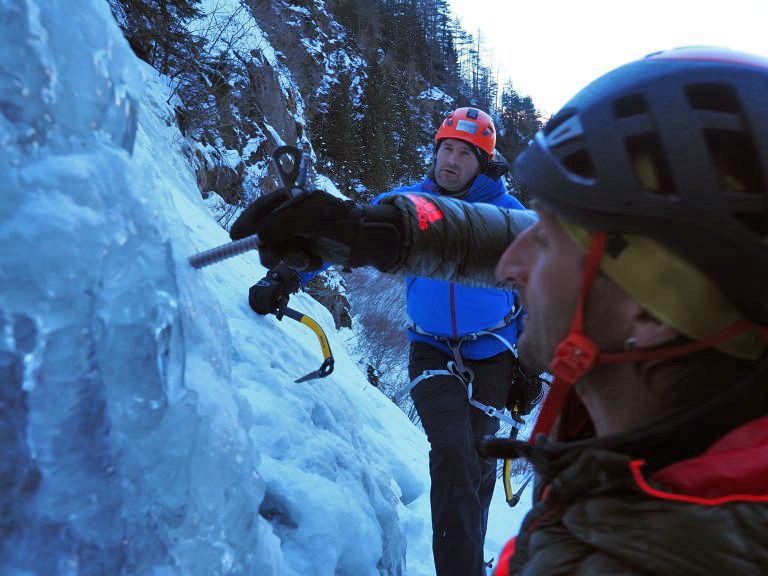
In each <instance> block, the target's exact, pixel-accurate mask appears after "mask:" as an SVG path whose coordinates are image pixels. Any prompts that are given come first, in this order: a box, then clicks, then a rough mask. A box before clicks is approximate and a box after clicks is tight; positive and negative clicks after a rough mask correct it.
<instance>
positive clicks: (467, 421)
mask: <svg viewBox="0 0 768 576" xmlns="http://www.w3.org/2000/svg"><path fill="white" fill-rule="evenodd" d="M452 359H453V357H452V356H449V355H447V354H445V353H443V352H441V351H440V350H437V349H436V348H434V347H432V346H430V345H428V344H424V343H421V342H415V343H413V344H412V345H411V357H410V363H409V372H410V378H411V379H414V378H416V377H417V376H419V375H420V374H421V373H422V372H424V370H440V369H444V368H446V366H447V364H448V361H449V360H452ZM513 361H514V356H513V355H512V353H511V352H504V353H502V354H499V355H498V356H494V357H493V358H489V359H487V360H475V361H472V360H469V361H465V364H466V365H467V366H469V367H471V368H472V369H473V370H474V371H475V384H474V395H473V396H474V398H475V399H477V400H479V401H480V402H482V403H483V404H489V405H492V406H495V407H496V408H501V407H502V406H504V403H505V401H506V398H507V393H508V392H509V388H510V386H511V385H512V378H513V370H512V367H513ZM411 395H412V397H413V402H414V404H415V406H416V411H417V412H418V414H419V417H420V418H421V423H422V425H423V426H424V431H425V432H426V433H427V438H428V439H429V443H430V447H431V450H430V452H429V474H430V477H431V480H432V488H431V491H430V501H431V505H432V534H433V536H432V551H433V554H434V557H435V569H436V572H437V576H453V575H456V576H481V575H482V574H484V568H483V564H484V559H483V542H484V541H485V531H486V528H487V527H488V508H489V507H490V504H491V497H492V496H493V488H494V485H495V484H496V460H493V459H484V458H480V456H479V454H478V453H477V448H476V446H477V440H479V439H480V438H482V437H483V436H486V435H489V434H495V433H496V431H497V430H498V429H499V422H498V420H497V419H495V418H489V417H488V416H486V415H485V414H483V413H482V412H480V411H479V410H477V409H476V408H473V407H471V406H470V405H469V404H468V403H467V389H466V387H465V386H464V384H462V383H461V382H460V381H459V380H458V379H457V378H455V377H453V376H436V377H433V378H428V379H426V380H423V381H422V382H420V383H419V384H417V385H416V387H414V389H413V390H412V391H411Z"/></svg>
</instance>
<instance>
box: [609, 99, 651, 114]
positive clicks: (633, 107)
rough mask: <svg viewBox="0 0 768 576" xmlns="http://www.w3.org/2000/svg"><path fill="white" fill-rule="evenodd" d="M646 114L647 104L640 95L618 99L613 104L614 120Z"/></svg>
mask: <svg viewBox="0 0 768 576" xmlns="http://www.w3.org/2000/svg"><path fill="white" fill-rule="evenodd" d="M646 112H648V103H647V102H646V101H645V98H643V97H642V96H641V95H640V94H633V95H631V96H625V97H624V98H619V99H618V100H615V101H614V102H613V115H614V116H616V118H628V117H629V116H639V115H640V114H645V113H646Z"/></svg>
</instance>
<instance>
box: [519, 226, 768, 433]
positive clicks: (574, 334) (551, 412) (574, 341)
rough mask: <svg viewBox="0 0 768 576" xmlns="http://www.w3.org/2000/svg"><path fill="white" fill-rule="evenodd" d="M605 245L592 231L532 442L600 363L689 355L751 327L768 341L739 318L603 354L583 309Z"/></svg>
mask: <svg viewBox="0 0 768 576" xmlns="http://www.w3.org/2000/svg"><path fill="white" fill-rule="evenodd" d="M605 244H606V234H605V233H604V232H593V233H592V237H591V239H590V243H589V248H588V249H587V257H586V260H585V262H584V273H583V274H582V277H581V289H580V291H579V301H578V304H577V306H576V313H575V314H574V316H573V321H572V322H571V329H570V331H569V333H568V335H567V336H566V337H565V338H564V339H563V340H562V341H561V342H560V343H559V344H558V346H557V348H556V350H555V357H554V358H553V359H552V362H551V363H550V365H549V372H550V373H551V374H552V375H553V379H552V382H551V384H550V390H549V394H547V398H546V400H545V401H544V404H543V406H542V407H541V412H540V413H539V417H538V418H537V420H536V425H535V426H534V429H533V432H532V433H531V438H530V440H529V442H530V443H533V442H535V440H536V438H537V436H538V435H539V434H544V435H545V436H547V435H548V434H549V432H550V430H551V429H552V426H553V425H554V423H555V420H556V419H557V417H558V416H559V415H560V413H561V412H562V410H563V406H564V404H565V402H566V400H567V399H568V395H569V393H570V392H571V390H572V389H573V386H574V384H576V382H578V381H579V380H580V379H581V378H582V377H583V376H584V375H585V374H587V373H588V372H589V371H590V370H592V368H594V367H595V366H596V365H598V364H633V363H637V362H646V361H648V360H658V359H665V358H678V357H682V356H687V355H689V354H692V353H694V352H698V351H700V350H705V349H707V348H712V347H713V346H717V344H719V343H720V342H723V341H725V340H728V339H729V338H732V337H734V336H736V335H738V334H741V333H742V332H746V331H748V330H757V331H758V332H760V334H761V335H762V336H763V337H764V338H765V340H766V341H768V326H760V325H757V324H754V323H753V322H750V321H749V320H739V321H738V322H735V323H734V324H733V325H731V326H730V327H728V328H726V329H725V330H723V331H721V332H719V333H718V334H715V335H713V336H710V337H709V338H705V339H703V340H697V341H696V342H691V343H690V344H685V345H682V346H671V347H668V348H660V349H654V350H633V351H629V352H611V353H604V354H601V352H600V349H599V348H598V346H597V344H596V343H595V342H594V341H593V340H592V339H591V338H589V337H588V336H586V335H585V334H584V308H585V306H586V301H587V297H588V296H589V291H590V290H591V288H592V284H593V283H594V281H595V276H596V275H597V272H598V270H599V269H600V263H601V262H602V259H603V254H604V253H605Z"/></svg>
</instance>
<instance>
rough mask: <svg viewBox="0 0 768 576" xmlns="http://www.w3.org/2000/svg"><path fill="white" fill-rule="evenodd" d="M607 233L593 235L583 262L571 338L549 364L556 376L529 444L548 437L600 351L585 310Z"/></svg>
mask: <svg viewBox="0 0 768 576" xmlns="http://www.w3.org/2000/svg"><path fill="white" fill-rule="evenodd" d="M605 243H606V235H605V232H593V233H592V238H591V240H590V242H589V249H588V250H587V258H586V260H585V262H584V271H583V274H582V276H581V289H580V291H579V300H578V303H577V305H576V313H575V314H574V316H573V320H572V321H571V329H570V331H569V332H568V335H567V336H566V337H565V338H564V339H563V340H562V341H561V342H560V344H558V345H557V349H556V350H555V357H554V358H553V359H552V362H551V363H550V365H549V372H550V373H551V374H552V375H553V379H552V383H551V384H550V389H549V394H547V398H546V400H544V405H543V406H542V407H541V412H540V413H539V417H538V418H537V420H536V425H535V426H534V429H533V433H532V434H531V439H530V442H534V441H535V439H536V437H537V436H538V435H539V434H544V435H545V436H546V435H547V434H549V431H550V430H551V428H552V425H553V424H554V423H555V420H556V419H557V417H558V415H559V414H560V412H561V411H562V408H563V405H564V404H565V401H566V399H567V397H568V394H569V392H570V391H571V388H572V387H573V385H574V384H576V382H577V381H578V380H579V379H580V378H581V377H582V376H584V374H586V373H587V372H589V371H590V370H591V369H592V367H593V366H594V364H595V362H596V360H597V358H598V356H599V354H600V349H599V348H598V347H597V344H595V343H594V341H592V339H590V338H589V337H587V336H586V335H585V334H584V308H585V305H586V301H587V296H588V295H589V291H590V290H591V288H592V284H593V283H594V281H595V276H597V271H598V270H599V269H600V262H602V260H603V254H604V253H605Z"/></svg>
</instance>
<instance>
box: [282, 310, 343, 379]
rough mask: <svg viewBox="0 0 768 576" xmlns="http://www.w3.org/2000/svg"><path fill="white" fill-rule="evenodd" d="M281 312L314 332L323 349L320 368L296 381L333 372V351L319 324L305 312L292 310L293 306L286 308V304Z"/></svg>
mask: <svg viewBox="0 0 768 576" xmlns="http://www.w3.org/2000/svg"><path fill="white" fill-rule="evenodd" d="M282 314H283V315H284V316H288V318H291V319H292V320H296V322H299V323H301V324H304V326H307V327H308V328H310V329H311V330H312V332H314V333H315V336H317V339H318V341H319V342H320V348H322V350H323V363H322V365H321V366H320V368H318V369H317V370H314V371H312V372H310V373H309V374H307V375H306V376H302V377H301V378H299V379H298V380H296V382H297V383H299V382H306V381H308V380H314V379H316V378H325V377H326V376H328V375H329V374H330V373H331V372H333V364H334V360H333V353H332V352H331V345H330V344H329V343H328V337H327V336H326V335H325V332H324V331H323V329H322V328H321V327H320V324H318V323H317V322H315V321H314V320H313V319H312V318H310V317H309V316H307V315H306V314H302V313H301V312H299V311H297V310H294V309H293V308H288V307H287V306H286V307H285V308H284V309H283V311H282Z"/></svg>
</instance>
